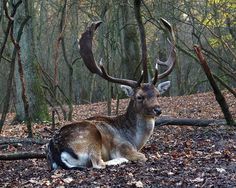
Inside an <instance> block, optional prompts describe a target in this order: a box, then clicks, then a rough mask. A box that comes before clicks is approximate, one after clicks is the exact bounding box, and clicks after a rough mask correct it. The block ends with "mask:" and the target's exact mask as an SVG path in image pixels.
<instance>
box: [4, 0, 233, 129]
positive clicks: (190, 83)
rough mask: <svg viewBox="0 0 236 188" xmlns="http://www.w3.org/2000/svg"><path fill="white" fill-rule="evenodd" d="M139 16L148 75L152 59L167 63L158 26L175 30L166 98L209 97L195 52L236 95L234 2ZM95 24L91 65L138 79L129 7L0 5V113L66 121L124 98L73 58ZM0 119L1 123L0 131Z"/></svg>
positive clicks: (184, 3)
mask: <svg viewBox="0 0 236 188" xmlns="http://www.w3.org/2000/svg"><path fill="white" fill-rule="evenodd" d="M141 14H142V19H143V23H144V26H145V30H146V37H147V38H146V40H147V48H148V71H149V75H152V74H153V73H152V71H153V67H154V62H155V59H156V58H160V59H161V60H165V58H166V56H167V54H166V51H167V46H168V45H166V43H167V41H166V33H165V32H164V29H163V26H162V25H161V24H160V22H159V20H160V18H161V17H162V18H164V19H166V20H168V21H169V22H170V23H171V24H172V26H173V28H174V32H175V35H176V48H177V65H176V67H175V70H174V72H173V73H172V74H171V75H170V76H169V78H168V79H169V80H171V82H172V87H171V90H170V91H169V93H168V94H167V95H171V96H177V95H178V96H181V95H189V94H193V93H199V92H206V91H209V90H211V87H210V85H209V83H208V80H207V78H206V76H205V74H204V72H203V71H202V68H201V66H200V64H199V63H198V59H197V56H196V55H195V53H194V49H193V45H194V44H197V45H199V46H200V47H201V48H202V51H203V53H204V55H205V57H206V59H207V62H208V64H209V66H210V68H211V70H212V72H213V74H214V77H215V78H216V80H218V81H219V83H221V84H219V86H220V88H221V89H224V88H225V87H231V88H234V87H236V17H235V15H236V2H235V0H195V1H192V0H146V1H142V7H141ZM98 20H101V21H102V22H103V24H102V25H101V27H100V28H99V29H98V32H97V34H96V36H95V37H96V40H95V41H94V43H95V45H94V46H93V51H94V55H95V59H96V60H97V61H98V62H99V61H102V62H103V64H104V66H105V67H106V70H108V72H109V74H110V75H113V76H115V77H122V78H129V79H136V78H138V77H139V76H140V73H141V68H142V66H141V65H140V58H141V48H140V36H139V31H138V26H137V23H136V19H135V15H134V7H133V1H129V0H119V1H117V0H102V1H101V0H96V1H95V0H87V1H82V0H34V1H30V0H22V1H21V0H3V1H0V50H1V51H0V113H2V114H4V111H7V112H9V111H11V112H16V117H15V121H23V120H25V119H27V118H30V119H31V120H32V121H49V120H50V117H49V112H50V111H53V112H55V113H57V112H58V111H59V110H60V111H62V112H63V116H64V117H63V118H64V119H68V120H71V118H72V111H73V105H78V104H85V103H93V102H97V101H106V100H107V101H108V104H110V103H111V99H112V98H113V99H117V98H121V97H124V96H123V95H122V93H121V92H120V90H119V88H118V86H117V85H115V84H114V85H113V84H110V83H107V82H106V81H104V80H102V79H101V78H99V77H98V76H96V75H93V74H91V73H90V72H89V71H88V70H87V68H86V67H85V65H84V64H83V62H82V59H81V57H80V55H79V51H78V50H79V49H78V41H77V39H78V38H79V37H80V34H81V33H82V32H83V31H84V30H85V29H86V27H87V26H88V25H89V24H91V22H93V21H98ZM222 83H223V84H222ZM22 96H24V97H22ZM24 100H25V101H24ZM49 107H50V110H49ZM108 107H109V105H108ZM26 109H28V110H26ZM51 109H52V110H51ZM4 119H5V117H3V115H2V117H1V121H0V125H1V124H3V122H4ZM1 126H2V125H1Z"/></svg>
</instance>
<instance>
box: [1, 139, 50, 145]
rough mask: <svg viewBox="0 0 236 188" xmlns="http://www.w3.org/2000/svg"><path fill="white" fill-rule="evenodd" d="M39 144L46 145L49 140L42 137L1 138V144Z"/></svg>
mask: <svg viewBox="0 0 236 188" xmlns="http://www.w3.org/2000/svg"><path fill="white" fill-rule="evenodd" d="M19 143H20V144H37V145H44V144H46V143H48V140H42V139H32V138H20V139H19V138H1V139H0V145H6V144H19Z"/></svg>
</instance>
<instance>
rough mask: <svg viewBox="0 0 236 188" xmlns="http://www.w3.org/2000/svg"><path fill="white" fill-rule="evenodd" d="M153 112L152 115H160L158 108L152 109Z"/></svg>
mask: <svg viewBox="0 0 236 188" xmlns="http://www.w3.org/2000/svg"><path fill="white" fill-rule="evenodd" d="M153 111H154V113H155V114H156V115H160V114H161V109H160V107H156V108H154V109H153Z"/></svg>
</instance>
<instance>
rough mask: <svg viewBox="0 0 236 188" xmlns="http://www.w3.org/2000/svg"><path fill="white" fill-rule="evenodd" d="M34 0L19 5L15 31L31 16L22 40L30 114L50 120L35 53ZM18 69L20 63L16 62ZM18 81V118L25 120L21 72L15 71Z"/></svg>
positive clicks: (38, 119)
mask: <svg viewBox="0 0 236 188" xmlns="http://www.w3.org/2000/svg"><path fill="white" fill-rule="evenodd" d="M33 4H34V3H33V1H28V0H24V1H23V4H22V5H21V6H20V7H19V11H18V12H17V14H16V19H15V22H14V28H15V33H14V35H16V34H17V33H16V31H17V30H18V29H19V27H20V25H21V22H22V20H24V18H25V17H27V16H30V17H31V19H30V20H29V21H28V22H27V23H26V25H25V28H24V32H23V34H22V38H21V41H20V47H21V62H22V65H23V71H24V74H25V81H26V95H27V96H28V99H29V113H30V114H29V116H30V118H31V119H32V120H33V121H45V120H49V115H48V109H47V106H46V102H45V98H44V93H43V90H42V87H41V79H40V75H39V70H38V67H37V63H36V59H35V53H34V37H33V8H34V7H33ZM16 70H18V65H17V64H16ZM15 83H16V88H15V89H16V120H18V121H23V120H25V118H26V117H25V111H24V107H23V106H24V105H23V101H22V97H21V93H22V87H21V83H20V79H19V73H18V72H17V71H16V72H15Z"/></svg>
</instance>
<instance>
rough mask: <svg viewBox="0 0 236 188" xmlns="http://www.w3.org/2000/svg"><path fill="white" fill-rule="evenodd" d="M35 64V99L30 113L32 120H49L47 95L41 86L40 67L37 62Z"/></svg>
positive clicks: (33, 84) (33, 87)
mask: <svg viewBox="0 0 236 188" xmlns="http://www.w3.org/2000/svg"><path fill="white" fill-rule="evenodd" d="M34 66H35V69H34V70H35V71H36V74H35V78H34V80H33V82H32V93H33V95H34V99H33V100H32V101H31V105H30V109H31V110H30V113H31V118H32V121H34V122H35V121H40V122H42V121H49V119H50V117H49V113H48V107H47V104H46V100H45V95H44V93H43V89H42V87H41V78H40V76H39V75H40V74H39V68H38V65H37V63H34Z"/></svg>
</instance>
